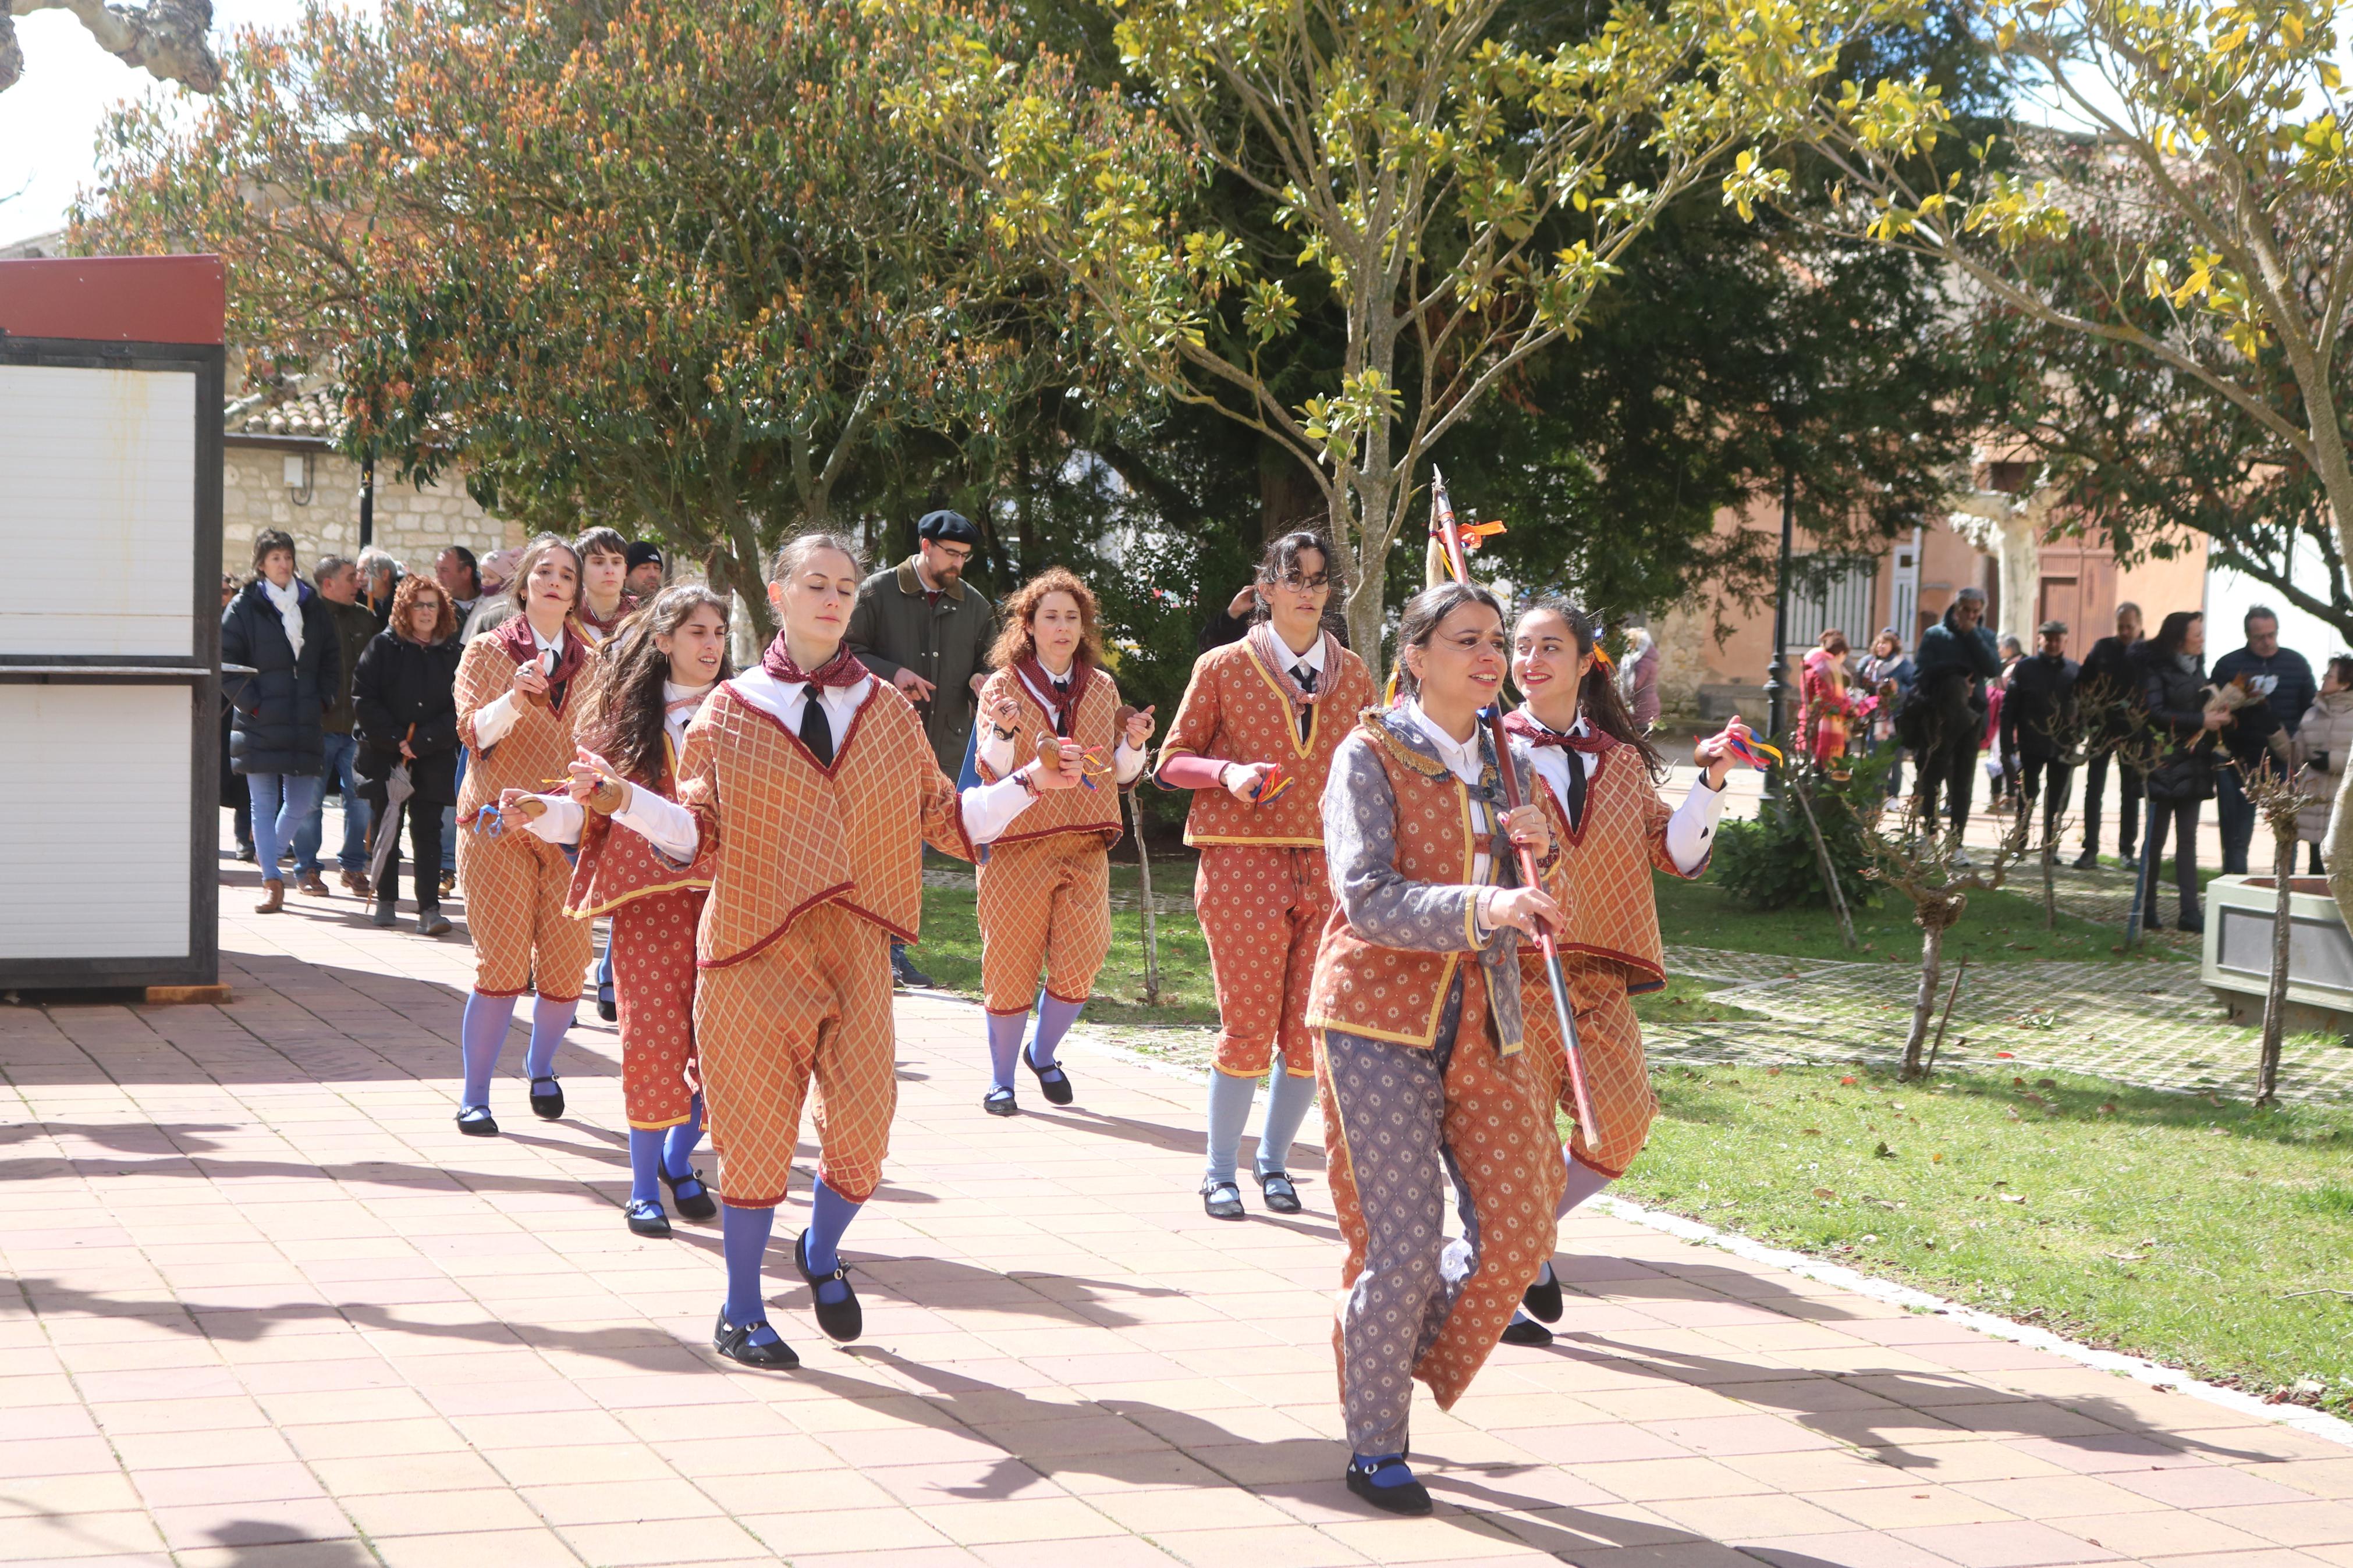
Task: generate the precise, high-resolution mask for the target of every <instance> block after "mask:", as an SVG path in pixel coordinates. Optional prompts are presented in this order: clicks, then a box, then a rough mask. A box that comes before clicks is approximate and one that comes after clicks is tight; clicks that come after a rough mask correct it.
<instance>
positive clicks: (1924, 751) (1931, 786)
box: [1898, 588, 2001, 844]
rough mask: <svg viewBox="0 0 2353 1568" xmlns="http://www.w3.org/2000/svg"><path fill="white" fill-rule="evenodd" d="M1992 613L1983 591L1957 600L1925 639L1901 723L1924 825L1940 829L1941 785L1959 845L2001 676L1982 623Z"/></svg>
mask: <svg viewBox="0 0 2353 1568" xmlns="http://www.w3.org/2000/svg"><path fill="white" fill-rule="evenodd" d="M1985 607H1986V596H1985V590H1984V589H1982V588H1963V589H1962V590H1961V591H1960V592H1959V593H1957V594H1956V595H1953V603H1952V606H1951V608H1949V609H1947V611H1946V612H1945V618H1944V619H1943V620H1942V621H1940V622H1938V623H1937V624H1936V625H1935V626H1930V627H1929V628H1928V629H1927V631H1926V632H1925V633H1924V634H1922V636H1921V638H1920V652H1919V656H1918V657H1917V658H1915V659H1914V660H1913V661H1912V667H1913V669H1914V671H1915V674H1914V677H1913V684H1912V700H1911V701H1909V702H1907V703H1905V706H1904V712H1903V714H1902V717H1901V719H1900V721H1899V723H1900V725H1901V728H1899V730H1898V733H1899V735H1901V737H1902V738H1903V741H1904V743H1905V745H1907V746H1909V747H1911V748H1912V754H1913V756H1914V757H1915V758H1916V759H1917V761H1918V763H1919V784H1918V789H1917V793H1918V796H1919V800H1920V821H1921V825H1922V826H1923V827H1924V828H1928V827H1932V826H1934V824H1935V823H1936V792H1937V789H1938V787H1939V786H1940V785H1941V786H1942V787H1943V789H1944V791H1945V805H1946V812H1947V816H1949V817H1950V819H1951V821H1952V825H1953V842H1954V843H1955V844H1958V843H1959V842H1960V837H1961V833H1962V830H1963V829H1965V828H1966V827H1968V824H1969V803H1970V801H1971V800H1972V799H1973V798H1974V797H1975V795H1976V793H1977V773H1978V744H1979V742H1980V741H1981V740H1982V739H1983V738H1984V734H1985V722H1986V694H1985V683H1986V682H1987V681H1988V680H1989V679H1992V678H1993V677H1995V676H1997V675H1999V674H2000V673H2001V656H2000V654H1998V653H1997V652H1995V650H1994V646H1993V633H1991V632H1989V631H1988V630H1987V629H1986V628H1985V627H1984V626H1981V625H1979V624H1978V623H1979V622H1981V621H1983V620H1984V619H1985Z"/></svg>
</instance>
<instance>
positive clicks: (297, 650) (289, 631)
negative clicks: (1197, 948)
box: [261, 577, 302, 658]
mask: <svg viewBox="0 0 2353 1568" xmlns="http://www.w3.org/2000/svg"><path fill="white" fill-rule="evenodd" d="M261 591H262V592H263V593H265V594H267V595H269V602H270V603H271V604H273V605H277V606H278V624H279V625H280V626H284V627H285V628H286V640H287V641H288V642H289V643H290V644H292V645H293V647H294V657H295V658H301V657H302V590H301V588H300V587H299V586H297V585H296V584H294V583H293V582H292V581H289V582H288V583H287V584H286V586H284V587H283V588H281V587H280V586H279V585H278V584H275V583H273V582H271V581H270V580H269V578H267V577H264V578H262V579H261Z"/></svg>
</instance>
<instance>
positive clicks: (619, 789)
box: [499, 584, 734, 1237]
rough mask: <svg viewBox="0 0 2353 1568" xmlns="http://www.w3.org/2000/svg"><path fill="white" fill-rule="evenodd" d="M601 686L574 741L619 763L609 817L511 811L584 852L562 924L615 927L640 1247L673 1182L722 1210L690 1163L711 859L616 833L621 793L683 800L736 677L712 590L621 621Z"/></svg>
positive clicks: (633, 1219) (686, 1210)
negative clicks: (706, 707)
mask: <svg viewBox="0 0 2353 1568" xmlns="http://www.w3.org/2000/svg"><path fill="white" fill-rule="evenodd" d="M604 659H605V671H604V677H603V679H600V680H599V681H598V682H597V684H596V690H595V691H593V692H592V693H591V694H590V697H589V700H588V702H587V703H586V705H585V706H584V707H583V709H582V711H581V714H580V732H579V743H580V745H581V746H582V747H583V748H585V749H586V750H587V751H588V752H591V753H592V754H596V755H601V756H603V757H605V758H606V759H607V760H608V761H609V762H610V763H612V765H613V769H614V773H615V777H614V778H613V779H612V780H611V781H609V782H608V783H607V784H606V786H605V793H604V795H603V796H602V799H601V805H602V807H603V809H602V810H594V811H592V810H588V809H586V807H584V806H583V805H582V804H581V803H580V802H578V801H575V800H574V799H572V798H571V796H570V795H569V794H568V793H562V794H553V795H546V794H542V795H532V794H526V793H524V792H523V791H521V790H511V791H509V792H508V793H507V795H505V796H504V797H503V798H502V799H501V801H500V803H499V804H500V805H501V808H502V809H507V810H514V811H519V812H521V813H522V815H523V816H525V817H526V818H528V819H529V826H530V829H531V831H532V832H533V833H534V834H536V835H538V836H539V837H541V838H543V839H545V840H547V841H548V842H549V843H551V844H556V845H567V846H568V845H575V844H576V845H578V846H579V859H578V861H577V863H576V864H575V867H574V868H573V872H572V889H571V892H570V894H569V895H568V897H567V898H566V900H565V913H566V914H569V915H571V916H572V917H573V918H574V919H575V920H578V921H589V920H593V919H595V918H596V917H597V916H599V915H610V916H611V917H612V918H613V934H612V940H611V941H610V942H608V943H607V947H606V952H607V956H608V957H609V958H610V960H611V963H612V966H613V976H614V991H615V995H616V1005H617V1012H618V1015H619V1022H620V1026H621V1100H622V1105H623V1108H624V1111H625V1114H626V1115H627V1117H628V1123H629V1202H628V1210H627V1215H626V1217H627V1219H628V1226H629V1229H630V1231H631V1232H633V1233H634V1234H636V1235H638V1236H647V1237H664V1236H668V1235H670V1216H669V1215H667V1214H665V1213H663V1211H662V1205H661V1186H662V1185H663V1184H668V1186H669V1187H670V1196H671V1197H673V1198H674V1199H676V1200H677V1202H678V1212H679V1213H680V1214H681V1215H683V1216H685V1217H686V1218H688V1219H693V1220H706V1219H712V1218H715V1217H716V1216H717V1215H718V1213H719V1205H718V1204H717V1203H716V1202H715V1201H713V1199H712V1196H711V1194H710V1193H709V1192H708V1191H706V1190H705V1188H704V1186H703V1184H702V1177H701V1175H700V1173H698V1172H697V1171H696V1170H695V1168H694V1165H693V1163H692V1162H693V1155H694V1149H695V1145H696V1144H698V1143H699V1142H702V1078H701V1075H700V1072H699V1071H698V1068H697V1065H696V1061H695V1052H694V933H695V930H696V928H697V926H698V925H699V924H700V923H701V921H702V906H703V902H704V900H706V899H708V898H709V896H710V893H711V863H712V846H711V845H710V844H708V843H706V844H703V845H702V846H701V847H700V848H701V852H700V853H699V854H698V855H697V856H696V857H695V858H694V859H693V860H692V861H691V863H689V864H688V865H686V866H683V867H680V866H675V865H671V864H670V863H668V862H665V861H664V860H662V859H661V858H660V857H659V856H658V855H656V854H655V853H654V851H653V847H652V846H651V845H649V844H648V843H647V842H646V840H645V839H644V838H642V837H638V835H637V834H634V833H628V832H616V831H614V829H613V818H612V816H611V813H612V812H614V811H616V810H617V809H619V808H620V806H621V805H622V803H623V801H624V799H625V798H626V792H628V791H629V790H635V789H643V790H649V791H650V792H652V793H653V794H656V795H660V796H661V797H662V798H663V799H664V800H676V799H677V798H678V756H679V748H680V747H681V745H682V744H684V742H685V738H686V727H687V724H688V722H689V721H691V720H692V719H693V717H694V716H695V714H696V713H697V712H699V711H700V710H702V703H703V700H704V699H705V698H707V697H709V696H710V695H711V693H712V691H713V690H715V689H717V688H718V685H719V683H720V682H721V681H722V680H724V679H728V678H729V677H730V676H732V675H733V673H734V670H733V668H732V666H731V665H730V664H729V662H728V658H727V601H726V600H724V599H722V598H721V597H719V595H716V594H713V593H712V592H711V591H710V590H709V589H707V588H702V587H698V586H694V585H691V584H681V586H678V587H675V588H665V589H664V590H662V592H661V595H659V597H658V598H656V599H655V600H654V602H653V603H652V604H651V605H648V606H647V607H645V608H644V609H641V610H639V611H638V612H637V614H635V615H634V616H631V617H630V618H629V619H628V620H627V621H625V622H624V623H622V625H621V626H620V629H619V631H618V632H617V633H616V634H615V636H614V638H613V640H612V641H611V642H610V643H608V644H607V645H606V647H605V649H604Z"/></svg>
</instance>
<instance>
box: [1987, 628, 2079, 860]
mask: <svg viewBox="0 0 2353 1568" xmlns="http://www.w3.org/2000/svg"><path fill="white" fill-rule="evenodd" d="M2079 674H2080V668H2079V667H2078V666H2077V664H2076V663H2075V661H2074V660H2073V659H2072V658H2068V657H2067V623H2066V622H2064V621H2045V622H2043V623H2042V626H2039V627H2037V628H2036V629H2035V647H2034V655H2033V657H2032V658H2021V659H2020V660H2019V661H2018V662H2017V663H2016V664H2014V665H2012V666H2010V689H2009V691H2008V692H2007V694H2006V695H2005V696H2004V697H2003V699H2002V704H2001V752H2002V755H2004V756H2005V757H2016V758H2017V759H2018V809H2019V811H2020V813H2021V815H2023V814H2024V813H2025V811H2026V810H2027V808H2028V807H2030V806H2031V805H2033V804H2034V802H2035V800H2036V799H2037V798H2038V797H2041V798H2042V803H2043V804H2042V837H2043V840H2044V842H2046V843H2048V842H2050V841H2051V840H2052V839H2053V838H2055V837H2057V835H2058V832H2059V817H2060V815H2061V813H2063V812H2064V811H2065V810H2066V809H2067V785H2068V783H2069V781H2070V780H2071V779H2072V777H2073V773H2074V768H2073V763H2072V762H2071V760H2070V759H2072V758H2073V755H2074V752H2075V748H2076V745H2077V744H2078V742H2079V741H2080V740H2081V736H2080V735H2079V733H2078V731H2079V730H2080V729H2081V725H2080V724H2079V722H2078V721H2077V717H2076V709H2075V682H2076V679H2077V678H2078V676H2079ZM2046 780H2047V781H2048V783H2049V784H2050V786H2051V792H2050V794H2049V795H2043V794H2042V786H2043V784H2044V783H2045V782H2046Z"/></svg>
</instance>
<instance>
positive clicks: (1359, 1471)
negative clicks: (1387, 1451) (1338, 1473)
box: [1348, 1459, 1430, 1518]
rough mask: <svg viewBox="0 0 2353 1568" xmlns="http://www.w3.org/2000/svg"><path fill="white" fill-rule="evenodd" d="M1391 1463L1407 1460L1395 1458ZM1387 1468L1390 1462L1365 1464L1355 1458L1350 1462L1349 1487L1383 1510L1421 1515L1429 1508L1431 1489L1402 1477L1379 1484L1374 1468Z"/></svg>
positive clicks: (1402, 1462)
mask: <svg viewBox="0 0 2353 1568" xmlns="http://www.w3.org/2000/svg"><path fill="white" fill-rule="evenodd" d="M1389 1463H1390V1464H1395V1465H1403V1464H1404V1463H1405V1461H1404V1460H1403V1459H1392V1460H1390V1461H1389ZM1387 1468H1388V1466H1387V1465H1371V1466H1366V1465H1357V1464H1355V1463H1353V1462H1352V1463H1351V1464H1350V1465H1349V1466H1348V1489H1349V1490H1350V1491H1352V1492H1354V1493H1356V1495H1357V1496H1358V1497H1360V1498H1362V1499H1364V1500H1366V1502H1368V1503H1371V1504H1372V1505H1373V1506H1374V1507H1375V1508H1377V1509H1379V1510H1381V1511H1382V1512H1383V1513H1401V1514H1405V1515H1407V1516H1409V1517H1412V1518H1419V1517H1420V1516H1421V1515H1423V1514H1426V1513H1428V1512H1430V1489H1429V1488H1428V1487H1425V1486H1423V1485H1422V1484H1421V1483H1420V1482H1419V1481H1414V1480H1409V1481H1400V1482H1399V1483H1398V1484H1397V1485H1396V1486H1393V1487H1384V1486H1378V1485H1376V1484H1375V1483H1374V1481H1373V1476H1374V1474H1375V1472H1376V1471H1378V1470H1383V1469H1387Z"/></svg>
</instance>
